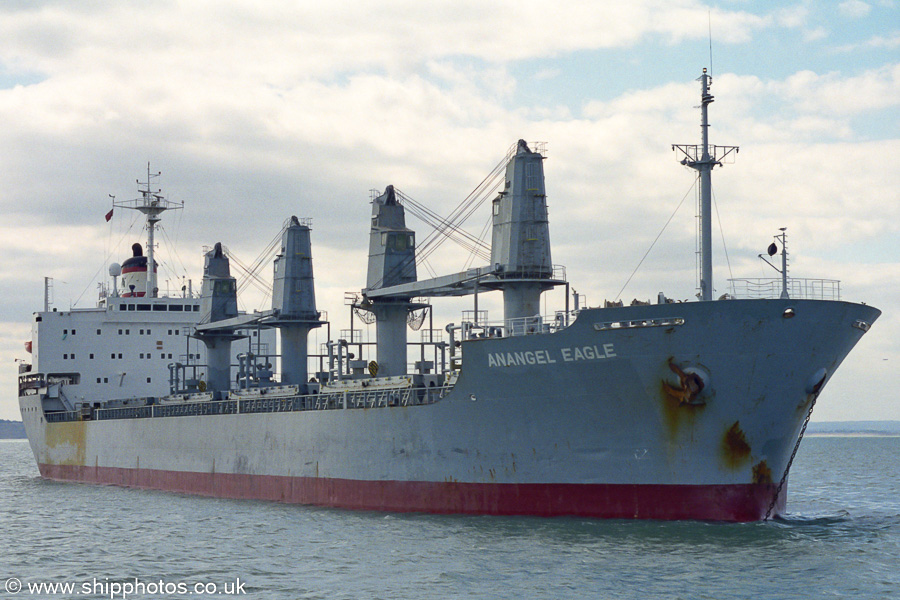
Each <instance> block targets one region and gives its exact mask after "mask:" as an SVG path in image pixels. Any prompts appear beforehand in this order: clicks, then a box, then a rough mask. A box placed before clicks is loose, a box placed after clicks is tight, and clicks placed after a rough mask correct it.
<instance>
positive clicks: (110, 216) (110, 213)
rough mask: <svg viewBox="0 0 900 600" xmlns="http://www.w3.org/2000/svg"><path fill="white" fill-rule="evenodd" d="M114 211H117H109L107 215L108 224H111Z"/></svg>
mask: <svg viewBox="0 0 900 600" xmlns="http://www.w3.org/2000/svg"><path fill="white" fill-rule="evenodd" d="M113 210H115V209H112V208H111V209H109V212H108V213H106V221H107V222H109V220H110V219H112V214H113Z"/></svg>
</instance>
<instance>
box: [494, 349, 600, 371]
mask: <svg viewBox="0 0 900 600" xmlns="http://www.w3.org/2000/svg"><path fill="white" fill-rule="evenodd" d="M615 356H616V351H615V348H614V347H613V345H612V344H603V345H602V346H574V347H570V348H560V349H559V354H558V355H557V357H558V358H559V360H561V361H562V362H576V361H579V360H601V359H605V358H613V357H615ZM556 362H557V358H554V357H553V355H551V352H550V350H528V351H526V352H489V353H488V367H524V366H527V365H552V364H554V363H556Z"/></svg>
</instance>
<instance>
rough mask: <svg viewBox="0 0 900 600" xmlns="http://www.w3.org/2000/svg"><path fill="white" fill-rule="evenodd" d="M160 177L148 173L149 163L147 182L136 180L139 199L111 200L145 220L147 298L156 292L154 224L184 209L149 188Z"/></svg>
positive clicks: (159, 191)
mask: <svg viewBox="0 0 900 600" xmlns="http://www.w3.org/2000/svg"><path fill="white" fill-rule="evenodd" d="M160 175H162V172H158V173H151V172H150V163H149V162H148V163H147V181H141V180H140V179H138V180H137V183H138V186H143V187H138V191H139V192H140V194H141V197H140V198H135V199H133V200H126V201H124V202H116V201H115V200H113V206H120V207H122V208H129V209H131V210H137V211H140V212H142V213H144V215H145V216H146V218H147V289H146V292H145V296H146V297H147V298H156V297H157V292H158V289H157V284H156V271H155V269H154V267H155V265H156V263H155V262H154V257H153V255H154V251H155V248H156V242H155V241H154V232H155V230H156V224H157V223H159V221H160V220H161V217H160V215H161V214H162V213H164V212H165V211H167V210H178V209H181V208H184V202H173V201H171V200H169V199H167V198H166V197H165V196H163V195H162V190H161V189H157V190H156V191H154V190H153V187H151V186H152V184H153V180H154V179H158V178H159V176H160Z"/></svg>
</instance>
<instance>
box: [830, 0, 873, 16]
mask: <svg viewBox="0 0 900 600" xmlns="http://www.w3.org/2000/svg"><path fill="white" fill-rule="evenodd" d="M838 10H839V11H840V12H841V14H842V15H844V16H845V17H849V18H851V19H859V18H861V17H865V16H866V15H868V14H869V12H870V11H871V10H872V7H871V6H870V5H869V4H868V3H867V2H863V1H862V0H846V1H845V2H841V3H840V4H838Z"/></svg>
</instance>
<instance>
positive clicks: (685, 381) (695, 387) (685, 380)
mask: <svg viewBox="0 0 900 600" xmlns="http://www.w3.org/2000/svg"><path fill="white" fill-rule="evenodd" d="M669 369H671V371H672V372H673V373H675V374H676V375H678V386H677V387H676V386H674V385H671V384H670V383H669V382H667V381H665V380H664V381H663V382H662V384H663V389H664V390H665V392H666V394H668V395H669V396H671V397H672V398H675V399H677V400H678V403H679V404H706V402H704V401H703V400H699V399H698V398H697V397H698V396H699V395H700V393H701V392H702V391H703V388H704V387H706V382H704V381H703V377H702V376H700V374H699V373H697V372H694V371H689V372H685V371H684V370H683V369H682V368H681V367H679V366H678V365H676V364H675V363H674V362H672V359H671V358H670V359H669Z"/></svg>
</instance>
